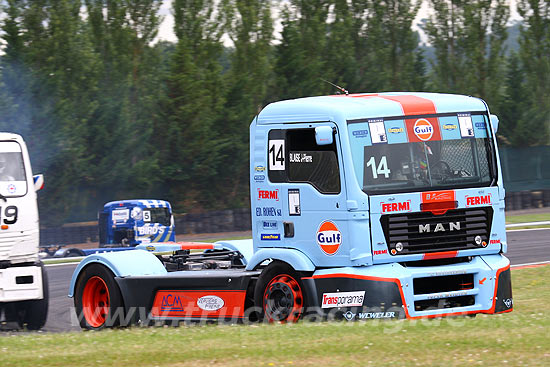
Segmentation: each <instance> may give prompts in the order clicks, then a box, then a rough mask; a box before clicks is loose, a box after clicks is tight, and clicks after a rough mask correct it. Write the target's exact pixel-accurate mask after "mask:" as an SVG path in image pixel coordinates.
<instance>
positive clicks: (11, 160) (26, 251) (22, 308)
mask: <svg viewBox="0 0 550 367" xmlns="http://www.w3.org/2000/svg"><path fill="white" fill-rule="evenodd" d="M43 185H44V177H43V176H42V175H36V176H33V175H32V169H31V163H30V160H29V154H28V152H27V146H26V145H25V142H24V141H23V138H22V137H21V136H19V135H17V134H11V133H0V320H3V321H4V322H16V323H18V324H19V326H20V327H24V326H26V327H27V328H28V329H30V330H38V329H40V328H41V327H42V326H44V324H45V323H46V317H47V314H48V279H47V276H46V272H45V269H44V266H43V264H42V262H41V261H40V259H39V257H38V245H39V221H38V205H37V202H36V191H38V190H40V189H42V187H43Z"/></svg>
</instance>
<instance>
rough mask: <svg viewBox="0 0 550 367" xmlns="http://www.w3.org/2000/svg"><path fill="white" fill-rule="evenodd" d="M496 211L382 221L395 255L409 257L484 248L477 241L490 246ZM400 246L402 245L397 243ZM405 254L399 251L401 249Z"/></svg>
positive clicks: (406, 216) (390, 217) (421, 214)
mask: <svg viewBox="0 0 550 367" xmlns="http://www.w3.org/2000/svg"><path fill="white" fill-rule="evenodd" d="M492 219H493V208H491V207H483V208H468V209H453V210H448V211H447V212H446V213H445V214H443V215H435V214H433V213H431V212H418V213H404V214H391V215H389V214H386V215H383V216H382V217H381V218H380V222H381V224H382V229H383V231H384V236H385V237H386V243H387V244H388V248H389V250H390V253H391V254H392V255H409V254H421V253H430V252H441V251H456V250H467V249H474V248H479V247H481V246H480V245H476V243H475V242H474V238H475V237H476V236H481V240H482V241H483V242H484V243H485V245H486V244H488V243H489V235H490V232H491V222H492ZM398 243H400V244H401V245H400V246H397V247H398V248H397V249H396V244H398ZM401 246H402V250H401V251H397V250H399V248H401Z"/></svg>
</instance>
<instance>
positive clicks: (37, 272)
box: [0, 265, 44, 302]
mask: <svg viewBox="0 0 550 367" xmlns="http://www.w3.org/2000/svg"><path fill="white" fill-rule="evenodd" d="M43 297H44V290H43V289H42V268H41V267H40V266H38V265H31V266H16V267H8V268H5V269H0V302H15V301H26V300H33V299H42V298H43Z"/></svg>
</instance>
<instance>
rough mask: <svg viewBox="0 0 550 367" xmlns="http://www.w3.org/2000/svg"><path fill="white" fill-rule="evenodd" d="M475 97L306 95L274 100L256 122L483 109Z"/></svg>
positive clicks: (439, 94)
mask: <svg viewBox="0 0 550 367" xmlns="http://www.w3.org/2000/svg"><path fill="white" fill-rule="evenodd" d="M486 110H487V107H486V104H485V102H484V101H483V100H482V99H480V98H477V97H472V96H464V95H457V94H442V93H423V92H386V93H363V94H350V95H333V96H320V97H307V98H298V99H291V100H286V101H280V102H275V103H271V104H269V105H267V106H266V107H265V108H264V109H263V110H262V111H261V112H260V114H259V115H258V121H257V123H258V124H273V123H284V122H315V121H328V120H331V121H335V122H338V121H349V120H359V119H369V118H379V117H397V116H413V115H423V114H433V113H434V112H435V113H450V112H480V111H486Z"/></svg>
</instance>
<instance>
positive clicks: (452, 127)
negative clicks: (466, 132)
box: [443, 124, 458, 130]
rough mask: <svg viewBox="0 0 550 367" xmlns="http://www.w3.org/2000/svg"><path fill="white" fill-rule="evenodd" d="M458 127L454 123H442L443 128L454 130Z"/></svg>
mask: <svg viewBox="0 0 550 367" xmlns="http://www.w3.org/2000/svg"><path fill="white" fill-rule="evenodd" d="M456 129H458V126H456V125H455V124H445V125H443V130H456Z"/></svg>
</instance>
